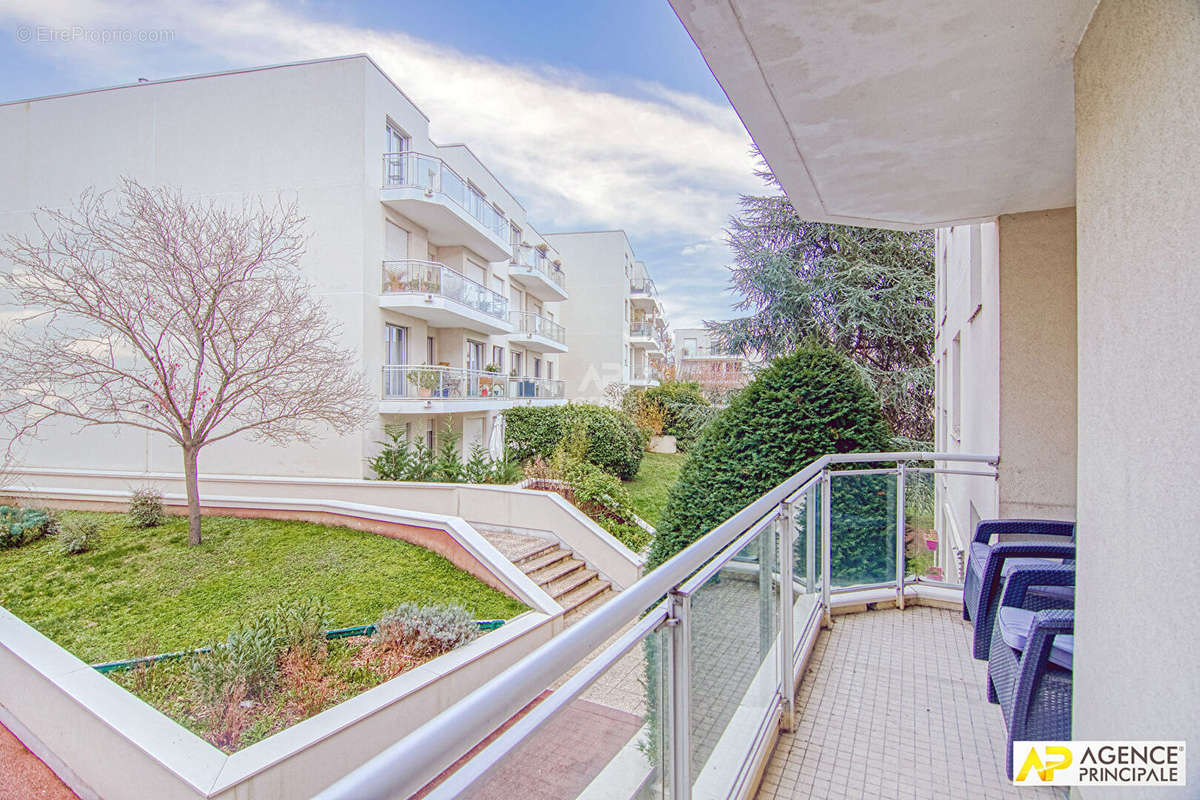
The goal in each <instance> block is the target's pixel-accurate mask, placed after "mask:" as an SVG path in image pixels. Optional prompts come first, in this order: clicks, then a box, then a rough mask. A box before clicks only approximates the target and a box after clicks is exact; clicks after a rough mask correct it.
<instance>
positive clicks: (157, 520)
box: [127, 488, 167, 528]
mask: <svg viewBox="0 0 1200 800" xmlns="http://www.w3.org/2000/svg"><path fill="white" fill-rule="evenodd" d="M127 516H128V517H129V525H130V527H133V528H157V527H158V526H159V525H162V524H163V522H164V521H166V519H167V512H166V510H165V509H164V508H163V502H162V495H161V494H159V493H158V492H156V491H155V490H154V489H150V488H144V489H137V490H135V491H134V493H133V496H132V497H130V499H129V512H128V514H127Z"/></svg>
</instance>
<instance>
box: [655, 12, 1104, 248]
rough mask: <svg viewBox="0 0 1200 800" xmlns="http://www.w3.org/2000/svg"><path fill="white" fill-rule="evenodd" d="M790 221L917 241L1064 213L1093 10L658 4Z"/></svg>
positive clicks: (1071, 184) (1070, 199)
mask: <svg viewBox="0 0 1200 800" xmlns="http://www.w3.org/2000/svg"><path fill="white" fill-rule="evenodd" d="M671 3H672V5H673V6H674V8H675V11H676V13H677V14H678V16H679V18H680V20H682V22H683V24H684V25H685V26H686V27H687V30H688V32H689V33H690V34H691V36H692V38H693V39H694V40H695V42H696V44H697V45H699V47H700V50H701V52H702V53H703V55H704V57H705V59H706V60H707V61H708V64H709V66H710V67H711V68H712V70H713V74H714V75H716V77H717V80H718V81H720V83H721V85H722V86H723V87H724V89H725V92H726V94H727V95H728V96H729V99H730V100H731V101H732V102H733V105H734V107H735V108H736V109H737V111H738V114H739V115H740V116H741V118H742V121H743V122H744V123H745V125H746V127H747V129H748V130H749V131H750V134H751V136H753V138H754V140H755V141H756V142H757V143H758V145H759V147H760V148H761V149H762V152H763V154H764V155H765V156H766V158H767V161H768V162H769V163H770V165H771V167H772V169H773V170H774V172H775V174H776V175H777V176H778V177H779V179H780V181H781V182H782V184H783V187H784V189H785V191H786V192H787V195H788V198H789V199H790V200H791V201H792V204H793V205H794V206H795V207H796V210H797V211H798V212H799V213H800V215H801V216H803V217H805V218H807V219H814V220H823V221H827V222H842V223H847V224H856V225H870V226H879V227H889V228H921V227H932V226H935V225H941V224H948V223H952V222H961V221H967V220H978V219H985V218H989V217H993V216H996V215H998V214H1004V213H1014V212H1020V211H1032V210H1037V209H1047V208H1062V207H1065V206H1071V205H1074V203H1075V117H1074V84H1073V74H1072V59H1073V57H1074V53H1075V47H1076V45H1077V44H1078V42H1079V40H1080V38H1081V37H1082V36H1083V32H1084V30H1085V29H1086V27H1087V23H1088V21H1089V19H1090V18H1091V14H1092V11H1093V10H1094V8H1095V6H1096V3H1097V0H1054V1H1053V2H1046V0H1008V1H1007V2H1002V3H997V2H994V0H961V1H960V2H956V3H945V2H941V1H940V0H899V2H892V3H879V2H877V1H876V2H870V1H869V0H671Z"/></svg>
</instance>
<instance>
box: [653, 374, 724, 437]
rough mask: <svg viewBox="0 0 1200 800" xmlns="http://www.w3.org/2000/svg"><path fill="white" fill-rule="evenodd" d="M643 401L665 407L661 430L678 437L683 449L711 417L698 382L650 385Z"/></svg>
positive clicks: (666, 382)
mask: <svg viewBox="0 0 1200 800" xmlns="http://www.w3.org/2000/svg"><path fill="white" fill-rule="evenodd" d="M642 402H643V403H645V404H646V405H649V406H659V407H661V408H662V410H663V429H662V431H663V433H664V434H666V435H667V436H674V437H675V442H676V444H677V445H678V446H679V449H680V450H685V451H686V450H687V449H688V447H690V446H691V444H692V443H693V442H694V441H695V440H696V438H697V437H698V436H699V435H700V431H701V430H702V429H703V428H704V425H705V424H706V423H707V422H708V421H709V419H711V417H712V415H711V412H710V409H711V404H710V403H709V402H708V398H706V397H705V396H704V392H703V391H701V389H700V384H698V383H696V382H695V381H665V382H663V383H661V384H659V385H658V386H651V387H650V388H648V389H646V390H645V391H644V392H643V393H642Z"/></svg>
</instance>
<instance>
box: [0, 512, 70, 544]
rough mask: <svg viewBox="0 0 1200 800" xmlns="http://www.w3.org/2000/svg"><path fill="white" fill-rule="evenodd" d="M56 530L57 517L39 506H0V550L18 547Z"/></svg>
mask: <svg viewBox="0 0 1200 800" xmlns="http://www.w3.org/2000/svg"><path fill="white" fill-rule="evenodd" d="M57 530H58V518H57V517H56V516H54V514H52V513H51V512H49V511H43V510H42V509H40V508H18V507H17V506H0V550H4V549H5V548H9V547H20V546H21V545H23V544H26V543H28V542H32V541H33V540H34V539H39V538H41V537H42V536H45V535H47V534H53V533H55V532H56V531H57Z"/></svg>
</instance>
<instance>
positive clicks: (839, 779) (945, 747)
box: [758, 606, 1066, 800]
mask: <svg viewBox="0 0 1200 800" xmlns="http://www.w3.org/2000/svg"><path fill="white" fill-rule="evenodd" d="M970 634H971V628H970V625H969V623H966V622H964V621H963V620H962V619H961V618H960V616H959V615H958V614H957V613H956V612H954V611H948V610H944V609H937V608H929V607H923V606H917V607H915V608H909V609H907V610H905V611H898V610H894V609H893V610H880V611H870V612H866V613H861V614H849V615H846V616H839V617H835V618H834V624H833V629H832V630H831V631H826V632H825V633H823V634H822V635H821V637H820V638H819V640H818V641H817V645H816V650H815V651H814V653H813V657H812V660H811V661H810V662H809V665H808V670H807V672H806V674H805V677H804V680H803V682H802V683H801V684H800V688H799V689H798V691H797V693H796V708H797V718H796V731H795V732H794V733H785V734H782V735H781V736H780V738H779V741H778V743H777V744H776V746H775V752H774V754H773V755H772V756H771V760H770V762H769V763H768V766H767V769H766V771H765V773H764V776H763V780H762V784H761V786H760V787H759V792H758V798H759V800H775V799H776V798H781V799H782V798H789V799H790V798H831V799H833V798H859V797H871V798H921V799H922V800H924V798H941V797H947V798H949V797H955V798H958V797H970V798H972V800H992V799H993V798H995V800H1005V799H1006V798H1023V799H1024V800H1036V799H1037V798H1046V800H1051V799H1053V798H1063V797H1065V796H1066V795H1065V793H1062V792H1059V791H1058V790H1054V789H1048V788H1045V789H1030V788H1021V789H1018V788H1017V787H1015V786H1013V785H1012V784H1011V783H1010V782H1009V780H1008V778H1007V777H1005V775H1004V747H1005V733H1004V719H1003V717H1002V716H1001V712H1000V707H999V706H996V705H992V704H990V703H988V701H987V696H986V693H985V690H984V689H985V687H984V681H985V680H986V676H987V665H986V663H985V662H982V661H976V660H974V659H973V658H971V645H970V643H971V636H970Z"/></svg>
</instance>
